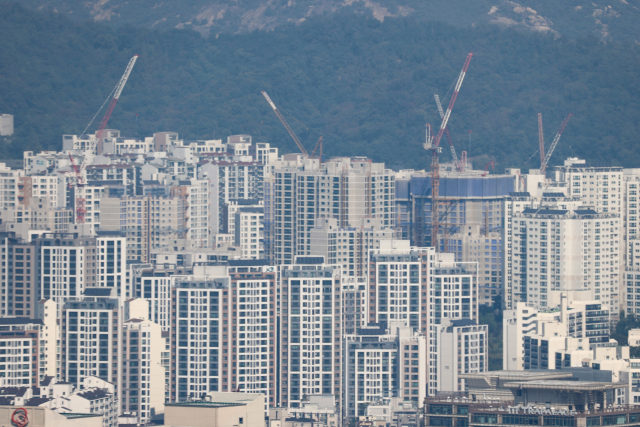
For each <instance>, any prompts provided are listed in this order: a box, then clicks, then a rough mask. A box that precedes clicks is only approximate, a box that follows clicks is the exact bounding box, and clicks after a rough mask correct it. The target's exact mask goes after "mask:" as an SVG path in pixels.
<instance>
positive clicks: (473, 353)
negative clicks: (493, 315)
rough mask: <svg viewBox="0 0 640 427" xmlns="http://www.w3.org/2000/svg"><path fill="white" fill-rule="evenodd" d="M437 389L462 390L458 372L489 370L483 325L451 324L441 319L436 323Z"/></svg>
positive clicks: (463, 384)
mask: <svg viewBox="0 0 640 427" xmlns="http://www.w3.org/2000/svg"><path fill="white" fill-rule="evenodd" d="M437 331H438V343H439V345H440V353H439V356H440V357H439V359H438V380H437V384H438V385H437V391H438V392H439V393H446V392H455V393H459V392H464V391H465V390H466V389H465V382H464V380H462V379H461V378H459V375H460V374H475V373H480V372H486V371H488V370H489V366H488V364H489V356H488V351H489V350H488V346H489V342H488V334H489V327H488V326H487V325H477V324H474V325H466V326H453V325H451V324H450V323H449V322H443V324H442V325H440V326H438V330H437Z"/></svg>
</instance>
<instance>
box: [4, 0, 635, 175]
mask: <svg viewBox="0 0 640 427" xmlns="http://www.w3.org/2000/svg"><path fill="white" fill-rule="evenodd" d="M0 39H1V40H3V43H1V44H0V87H1V88H2V91H0V114H1V113H9V114H13V115H14V116H15V125H16V134H15V135H14V137H13V138H12V139H10V140H9V141H5V142H3V143H0V149H1V150H2V152H3V153H4V156H5V157H13V158H18V157H21V156H22V152H23V151H24V150H42V149H60V147H61V140H62V135H63V134H67V133H80V132H82V130H83V129H84V128H85V126H86V125H87V124H88V123H89V121H90V120H91V118H92V117H93V116H94V114H95V113H96V111H97V110H98V108H99V107H100V106H101V105H102V103H103V102H104V100H105V99H106V98H107V96H108V95H109V93H110V92H111V90H112V89H113V87H114V85H115V84H116V82H117V81H118V79H119V78H120V76H121V74H122V72H123V71H124V68H125V66H126V64H127V62H128V60H129V58H130V57H131V56H133V55H134V54H139V55H140V59H139V60H138V63H137V64H136V67H135V69H134V70H133V73H132V74H131V78H130V79H129V83H128V84H127V87H126V88H125V90H124V92H123V94H122V97H121V99H120V101H119V103H118V105H117V107H116V110H115V112H114V114H113V116H112V118H111V121H110V123H109V127H111V128H116V129H121V130H122V132H123V134H124V135H126V136H136V135H137V136H147V135H150V134H152V133H153V132H158V131H166V130H171V131H176V132H179V133H180V135H181V136H182V137H184V138H187V139H196V138H207V139H211V138H225V137H226V136H227V135H230V134H237V133H247V134H251V135H253V136H254V139H255V140H258V141H264V142H270V143H272V144H274V145H276V146H278V147H281V149H282V150H284V151H289V150H291V151H293V150H294V148H295V146H294V144H293V142H292V141H291V138H289V136H288V134H287V133H286V131H285V129H284V128H283V127H282V125H281V124H280V122H279V121H278V119H277V118H276V116H275V115H274V114H273V112H272V111H271V109H270V108H269V105H268V104H267V103H266V102H265V100H264V99H263V98H262V96H261V94H260V91H262V90H264V91H266V92H268V93H269V95H270V96H271V98H272V99H273V100H274V102H275V103H276V104H277V105H278V106H279V107H280V108H281V109H282V111H283V112H285V113H286V114H285V115H286V116H287V117H290V119H289V121H290V123H291V125H292V127H293V128H294V130H295V131H296V132H297V133H298V136H299V137H300V139H301V140H302V141H303V142H304V143H305V144H306V145H307V147H311V148H312V146H313V144H314V143H315V141H316V140H317V139H318V137H319V136H321V135H322V136H324V141H325V143H324V152H325V154H327V155H364V156H369V157H371V158H373V159H374V160H377V161H385V162H387V164H388V165H389V166H391V167H394V168H424V167H425V166H426V165H427V164H428V161H429V159H428V156H427V153H425V152H424V150H423V149H422V142H423V140H424V129H425V123H426V122H430V123H432V124H433V125H434V126H435V125H438V124H439V121H440V120H439V118H438V113H437V110H436V107H435V103H434V101H433V95H434V93H438V94H439V95H440V97H441V98H443V103H445V104H446V103H447V102H448V100H449V98H450V96H451V91H452V85H453V83H454V82H455V80H456V78H457V76H458V73H459V72H460V68H461V67H462V64H463V62H464V59H465V57H466V55H467V53H468V52H473V53H474V57H473V60H472V61H471V65H470V67H469V72H468V74H467V77H466V79H465V81H464V84H463V86H462V90H461V92H460V95H459V96H458V100H457V103H456V106H455V110H454V111H453V114H452V116H451V120H450V127H451V132H452V135H453V139H454V142H455V144H456V147H457V150H458V152H460V151H462V150H463V149H467V150H468V149H469V147H470V157H471V159H472V160H473V161H474V163H475V166H476V167H480V168H484V165H485V163H486V162H487V160H488V159H495V160H496V169H497V170H500V169H502V168H504V167H526V168H529V167H537V166H538V163H537V162H536V157H534V158H533V159H532V160H530V161H529V162H528V163H526V164H525V162H526V161H527V159H529V158H530V157H531V156H532V155H533V154H534V152H535V151H536V149H537V145H538V142H537V141H538V140H537V113H538V112H541V113H542V114H543V118H544V123H545V135H546V139H547V141H550V140H551V139H552V137H553V133H554V132H555V130H556V129H557V127H558V126H559V125H560V123H561V121H562V120H563V118H564V117H565V116H566V115H567V114H568V113H570V112H572V113H573V114H574V116H573V118H572V119H571V121H570V122H569V125H568V126H567V128H566V130H565V133H564V135H563V137H562V140H561V141H560V144H559V145H558V148H557V149H556V153H555V154H554V156H553V158H552V160H551V162H550V163H551V164H557V163H559V162H560V161H561V160H562V159H563V158H564V157H567V156H569V155H571V156H580V157H583V158H586V159H587V160H588V161H589V162H606V163H613V164H619V165H623V166H638V165H640V152H638V150H636V144H637V136H638V134H639V132H638V127H639V126H640V108H639V107H640V106H639V105H638V104H639V103H640V97H639V96H638V95H639V90H640V81H639V80H638V78H637V70H638V69H640V47H639V46H637V45H635V44H633V43H624V42H621V43H618V42H610V43H608V44H605V43H602V42H601V41H600V40H599V39H597V38H595V37H587V38H581V39H576V40H569V39H567V38H560V39H554V37H552V36H551V35H537V34H528V33H523V32H518V31H515V30H508V29H507V30H503V29H500V28H497V27H495V26H476V27H475V28H471V27H470V28H466V29H460V28H458V27H454V26H450V25H448V24H443V23H435V22H429V23H421V22H417V21H414V20H412V19H410V18H403V19H400V18H398V19H395V18H394V19H385V21H384V22H383V23H381V22H379V21H378V20H375V19H372V18H367V17H364V16H357V15H356V14H343V15H335V16H332V17H331V18H314V19H309V20H308V21H306V22H304V23H303V24H301V25H298V26H295V25H293V24H292V25H285V26H282V27H279V28H277V29H275V30H273V31H269V32H252V33H248V34H243V35H230V34H229V35H226V34H221V35H219V36H218V37H209V38H202V37H201V36H200V35H199V34H198V33H196V32H192V31H185V30H167V31H154V30H149V29H142V28H133V27H120V28H115V27H110V26H105V25H102V24H95V23H79V22H77V21H71V20H69V19H67V18H65V17H63V16H60V15H56V14H46V13H39V12H33V11H29V10H26V9H24V8H22V7H21V6H18V5H15V4H12V3H3V4H0ZM136 115H137V116H136ZM136 117H137V119H136ZM294 118H295V119H296V120H294ZM96 122H99V120H97V121H96ZM96 126H97V123H94V125H93V127H92V128H90V131H94V130H95V127H96ZM469 131H472V133H471V138H469V135H470V134H469ZM446 151H447V150H445V153H446ZM445 157H446V154H445Z"/></svg>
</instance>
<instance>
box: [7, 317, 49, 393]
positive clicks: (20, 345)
mask: <svg viewBox="0 0 640 427" xmlns="http://www.w3.org/2000/svg"><path fill="white" fill-rule="evenodd" d="M43 333H44V324H43V322H42V321H41V320H38V319H30V318H28V317H1V318H0V385H2V386H3V387H20V386H27V387H29V386H33V387H38V385H39V384H40V380H41V376H40V363H41V362H42V363H43V364H44V360H41V357H42V356H43V354H45V351H44V349H43V343H42V338H43Z"/></svg>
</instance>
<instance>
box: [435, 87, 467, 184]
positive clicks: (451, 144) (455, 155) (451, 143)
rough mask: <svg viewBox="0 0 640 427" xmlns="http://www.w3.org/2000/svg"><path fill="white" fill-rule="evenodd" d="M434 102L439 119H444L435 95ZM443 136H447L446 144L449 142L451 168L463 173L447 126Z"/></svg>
mask: <svg viewBox="0 0 640 427" xmlns="http://www.w3.org/2000/svg"><path fill="white" fill-rule="evenodd" d="M433 97H434V98H435V100H436V106H437V107H438V113H439V114H440V118H441V119H443V118H444V110H443V109H442V104H441V103H440V97H439V96H438V95H437V94H436V95H433ZM444 133H445V135H447V142H449V149H450V150H451V158H452V159H453V160H452V161H453V166H454V167H455V168H456V170H457V171H458V172H463V170H462V169H463V166H462V163H461V162H459V161H458V155H457V154H456V148H455V147H454V146H453V139H451V133H450V132H449V127H448V126H447V127H446V128H445V129H444Z"/></svg>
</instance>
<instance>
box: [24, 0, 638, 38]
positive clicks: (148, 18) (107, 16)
mask: <svg viewBox="0 0 640 427" xmlns="http://www.w3.org/2000/svg"><path fill="white" fill-rule="evenodd" d="M20 3H21V4H22V5H25V6H27V7H31V8H33V9H38V10H45V11H51V12H55V13H60V14H63V15H66V16H68V17H70V18H72V19H74V20H78V21H86V20H89V19H91V20H95V21H100V22H105V23H108V24H109V25H115V26H119V25H136V26H145V27H149V28H155V29H170V28H187V29H194V30H196V31H199V32H201V33H202V34H207V35H209V34H211V35H216V34H220V33H242V32H248V31H252V30H270V29H274V28H277V27H279V26H281V25H283V24H286V23H290V22H303V21H305V20H306V19H309V18H310V17H318V16H331V15H334V14H340V13H345V12H346V13H352V14H353V13H355V14H361V15H363V16H369V17H374V18H375V19H378V20H380V21H382V20H384V19H386V18H389V17H405V16H408V17H410V18H412V19H415V20H419V21H423V22H426V21H440V22H446V23H449V24H453V25H459V26H463V27H467V26H471V25H483V24H488V23H492V24H496V25H499V26H503V27H505V26H508V27H512V28H519V29H522V30H525V31H527V30H531V31H542V32H549V33H552V34H553V35H554V36H555V37H569V38H574V37H583V36H586V35H595V36H597V37H598V38H601V39H602V40H618V41H620V40H634V41H640V27H639V26H638V18H640V8H639V7H638V1H637V0H630V1H626V0H620V1H616V2H603V3H601V2H600V0H597V1H593V0H570V1H557V0H518V1H517V2H516V1H512V0H474V1H468V0H295V1H293V0H172V1H157V0H136V1H129V0H20Z"/></svg>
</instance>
